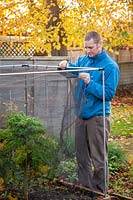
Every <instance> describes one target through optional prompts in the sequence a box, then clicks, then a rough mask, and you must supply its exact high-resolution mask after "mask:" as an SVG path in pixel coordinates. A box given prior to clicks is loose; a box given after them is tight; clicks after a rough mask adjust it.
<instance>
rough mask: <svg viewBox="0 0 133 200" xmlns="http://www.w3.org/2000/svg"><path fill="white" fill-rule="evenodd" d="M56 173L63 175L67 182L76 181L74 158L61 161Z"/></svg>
mask: <svg viewBox="0 0 133 200" xmlns="http://www.w3.org/2000/svg"><path fill="white" fill-rule="evenodd" d="M57 175H58V176H60V177H63V179H64V180H66V181H68V182H76V181H77V180H78V177H77V162H76V158H74V159H70V160H64V161H61V162H60V165H59V166H58V172H57Z"/></svg>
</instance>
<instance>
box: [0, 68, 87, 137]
mask: <svg viewBox="0 0 133 200" xmlns="http://www.w3.org/2000/svg"><path fill="white" fill-rule="evenodd" d="M45 70H46V72H48V73H42V74H41V73H40V74H26V75H12V76H0V128H4V126H5V116H6V115H7V114H9V113H11V112H20V111H23V112H25V114H26V115H30V116H34V117H37V118H39V119H40V120H41V121H42V122H43V124H44V127H45V128H46V130H47V134H48V135H53V136H54V135H57V136H58V135H63V134H64V133H65V132H66V133H74V129H75V128H74V126H75V120H76V115H75V113H76V112H77V111H78V110H79V104H78V102H75V91H76V86H77V83H78V81H77V79H78V78H77V77H75V76H74V75H72V74H70V73H64V74H63V73H60V71H57V73H49V70H51V69H48V68H45V67H38V66H34V67H33V66H32V67H20V66H15V67H14V66H10V67H3V68H0V73H11V72H12V73H13V72H18V73H20V72H33V71H35V72H36V71H45ZM80 91H82V90H80ZM79 96H80V97H83V93H82V94H79Z"/></svg>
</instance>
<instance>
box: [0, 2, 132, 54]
mask: <svg viewBox="0 0 133 200" xmlns="http://www.w3.org/2000/svg"><path fill="white" fill-rule="evenodd" d="M131 1H132V0H109V1H108V0H99V1H97V0H73V1H70V2H69V3H68V1H66V0H26V1H23V0H10V1H9V0H3V1H1V2H0V24H1V25H0V35H1V36H7V35H14V36H19V38H21V37H22V36H25V37H24V38H22V39H24V41H25V42H26V48H27V49H28V48H29V47H32V46H34V47H35V48H36V52H41V53H43V54H44V53H45V54H51V55H67V52H66V48H70V47H77V46H79V47H82V46H83V37H84V35H85V34H86V32H88V31H90V30H96V31H98V32H99V33H101V35H102V37H103V39H104V41H105V46H106V47H107V48H108V49H111V48H114V47H115V48H116V47H123V46H126V47H129V46H132V45H133V34H132V27H133V22H132V21H133V14H132V9H133V5H132V3H131Z"/></svg>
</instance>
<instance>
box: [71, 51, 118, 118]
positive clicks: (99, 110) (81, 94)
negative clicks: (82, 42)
mask: <svg viewBox="0 0 133 200" xmlns="http://www.w3.org/2000/svg"><path fill="white" fill-rule="evenodd" d="M69 66H70V67H72V68H73V67H74V69H75V68H76V67H90V68H104V83H105V86H104V88H105V115H106V116H109V115H110V101H111V100H112V98H113V97H114V95H115V91H116V88H117V85H118V82H119V77H120V72H119V67H118V65H117V63H116V62H115V61H114V60H113V59H112V58H111V57H110V56H109V55H108V54H107V53H106V50H105V49H103V51H102V53H101V54H98V55H96V56H94V57H89V56H86V55H85V56H81V57H79V59H78V60H77V62H75V63H69ZM84 72H87V73H90V83H89V84H88V85H87V86H86V85H85V83H84V81H83V80H81V79H79V78H78V80H77V81H78V82H77V87H76V88H75V97H74V98H75V106H76V113H77V115H78V116H79V117H82V118H91V117H93V116H97V115H103V85H102V71H84ZM72 73H73V74H76V75H78V74H79V73H80V72H72Z"/></svg>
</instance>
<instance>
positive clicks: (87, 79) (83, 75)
mask: <svg viewBox="0 0 133 200" xmlns="http://www.w3.org/2000/svg"><path fill="white" fill-rule="evenodd" d="M79 78H80V79H82V80H84V82H85V84H86V85H88V84H89V82H90V74H88V73H84V72H82V73H80V74H79Z"/></svg>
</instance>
